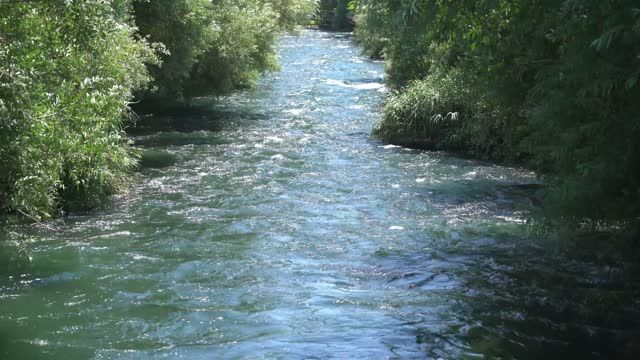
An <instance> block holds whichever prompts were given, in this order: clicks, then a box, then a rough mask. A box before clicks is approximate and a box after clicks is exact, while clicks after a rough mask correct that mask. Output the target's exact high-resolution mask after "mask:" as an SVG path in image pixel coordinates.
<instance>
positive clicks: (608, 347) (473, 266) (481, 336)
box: [381, 229, 640, 360]
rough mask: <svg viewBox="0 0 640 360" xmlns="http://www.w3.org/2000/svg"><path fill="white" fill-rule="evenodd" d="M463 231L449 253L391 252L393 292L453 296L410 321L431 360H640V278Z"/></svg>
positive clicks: (387, 262) (387, 261)
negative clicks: (401, 291) (639, 313)
mask: <svg viewBox="0 0 640 360" xmlns="http://www.w3.org/2000/svg"><path fill="white" fill-rule="evenodd" d="M460 234H462V236H463V237H464V239H461V240H460V241H459V242H458V243H457V244H455V245H450V246H448V247H449V248H447V246H445V247H444V248H443V247H438V246H436V247H435V248H433V249H432V250H428V251H424V252H414V253H411V254H406V253H395V254H393V253H392V254H389V253H383V254H382V255H383V257H382V259H381V264H383V271H384V270H388V271H389V273H390V274H391V275H390V276H389V278H388V283H389V284H390V285H392V286H395V287H399V288H402V289H405V290H406V291H409V292H411V293H413V294H414V296H415V298H416V299H433V298H434V297H436V298H444V299H445V300H444V301H443V303H441V304H440V305H438V306H433V305H429V306H419V307H418V308H419V311H417V312H416V311H415V310H413V311H412V312H410V313H409V314H407V316H406V319H405V320H406V322H405V326H408V327H409V328H411V329H414V331H415V336H416V341H417V343H418V344H420V345H421V346H422V348H423V349H424V351H425V352H426V354H427V356H428V357H429V358H433V359H438V358H451V357H452V354H457V355H455V356H456V357H458V358H486V359H532V360H533V359H544V358H549V359H557V358H563V359H609V358H616V359H636V358H637V357H636V356H637V354H638V353H639V352H640V343H638V342H637V339H639V338H640V319H639V318H638V316H637V313H638V311H639V310H640V309H638V303H637V301H636V300H635V299H637V298H638V295H639V291H638V289H639V288H640V278H639V277H637V276H636V277H635V278H629V274H625V273H623V272H622V271H621V269H616V268H611V267H606V266H601V265H589V264H585V263H583V262H578V261H571V260H569V259H567V258H566V257H560V256H558V257H554V256H551V255H549V253H548V252H547V251H546V250H544V249H541V248H537V247H535V245H534V244H530V243H528V242H527V240H526V239H524V238H522V239H520V238H513V237H512V238H511V239H507V240H506V241H504V242H502V244H500V243H496V241H495V240H494V239H495V238H496V236H495V234H493V233H490V232H482V231H477V229H476V231H474V232H473V233H472V234H471V235H472V236H469V235H470V234H465V232H463V231H460ZM425 242H426V243H429V240H428V239H425ZM398 269H402V272H401V273H400V272H398Z"/></svg>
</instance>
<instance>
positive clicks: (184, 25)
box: [135, 0, 315, 99]
mask: <svg viewBox="0 0 640 360" xmlns="http://www.w3.org/2000/svg"><path fill="white" fill-rule="evenodd" d="M314 6H315V3H314V2H313V1H310V0H296V1H285V0H260V1H255V0H233V1H231V0H220V1H215V2H211V1H209V0H154V1H138V2H136V3H135V18H136V23H137V25H138V26H139V27H140V32H141V34H142V35H144V36H148V37H149V39H150V41H153V42H160V43H162V44H164V45H165V46H166V49H167V52H166V54H164V55H163V56H162V58H163V65H162V66H161V67H158V66H153V67H152V69H151V72H152V74H153V77H154V85H155V86H156V87H157V91H156V92H153V93H152V94H153V95H159V96H163V97H169V98H175V97H179V98H187V99H188V98H191V97H194V96H201V95H210V94H220V93H224V92H228V91H229V90H231V89H235V88H239V87H247V86H251V85H252V84H253V83H254V82H255V80H256V79H257V78H258V76H259V75H260V74H261V73H263V72H265V71H272V70H276V69H277V59H276V52H275V45H276V42H277V39H278V38H279V36H280V35H281V34H282V32H283V31H293V30H294V29H295V26H296V25H297V24H299V23H301V22H302V21H303V20H304V19H305V17H306V16H307V15H308V14H311V13H312V12H313V8H314ZM147 95H149V94H147Z"/></svg>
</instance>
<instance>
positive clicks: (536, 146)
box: [357, 0, 640, 225]
mask: <svg viewBox="0 0 640 360" xmlns="http://www.w3.org/2000/svg"><path fill="white" fill-rule="evenodd" d="M361 12H362V15H361V16H360V17H359V24H358V29H357V34H358V37H359V41H360V42H362V43H363V44H364V46H365V48H366V49H367V50H368V51H369V52H375V49H379V48H384V50H383V53H384V56H385V58H386V60H387V80H388V83H389V85H390V86H391V88H392V92H391V94H390V96H389V97H388V99H387V100H386V103H385V105H384V109H383V118H382V121H381V123H380V124H378V125H377V127H376V129H375V131H374V135H375V136H377V137H379V138H381V139H383V140H386V141H390V142H396V143H401V144H407V145H413V146H416V145H417V146H421V147H427V148H434V149H444V150H454V151H460V152H464V153H467V154H470V155H473V156H480V157H490V158H497V159H506V160H512V161H519V162H526V163H527V164H529V165H530V166H532V167H533V168H534V169H536V170H538V171H540V173H541V174H544V175H545V179H546V185H547V186H545V188H544V190H543V191H542V193H541V196H542V199H543V200H544V201H543V204H544V207H545V211H546V214H547V215H551V216H549V218H551V219H560V218H562V219H564V220H571V221H572V222H575V223H581V224H583V225H584V224H585V222H588V223H590V224H592V225H597V224H599V223H600V221H602V220H608V221H611V220H613V221H615V222H616V223H617V224H620V221H622V223H623V224H624V223H625V222H628V223H632V222H635V221H637V219H638V216H640V208H639V205H640V198H639V197H640V186H639V183H638V182H639V181H640V165H639V164H640V162H639V160H640V158H639V157H640V148H639V147H640V143H638V141H637V140H636V139H637V137H638V135H640V121H639V119H638V114H639V113H640V102H638V99H640V84H638V77H639V76H640V6H639V4H638V3H637V2H636V1H633V0H610V1H600V0H565V1H550V0H548V1H544V0H542V1H541V0H521V1H507V0H495V1H461V2H444V1H432V0H417V1H411V2H406V1H390V0H388V1H364V2H363V6H362V8H361ZM609 223H610V222H609Z"/></svg>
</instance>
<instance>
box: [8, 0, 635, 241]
mask: <svg viewBox="0 0 640 360" xmlns="http://www.w3.org/2000/svg"><path fill="white" fill-rule="evenodd" d="M314 6H316V3H315V2H314V1H312V0H296V1H278V0H261V1H250V0H238V1H229V0H221V1H216V2H210V1H207V0H157V1H133V0H111V1H91V0H78V1H65V2H46V1H17V2H16V1H2V2H0V10H2V11H1V12H0V43H1V44H2V46H1V47H0V114H1V116H0V209H1V211H3V212H16V213H21V214H23V215H26V216H28V217H31V218H34V219H40V218H46V217H50V216H52V215H53V214H55V213H59V212H60V211H61V210H67V209H77V208H91V207H95V206H96V205H97V204H99V203H100V202H101V201H102V200H103V199H104V198H105V197H107V196H108V195H110V194H113V193H114V192H116V191H118V190H119V189H121V188H122V187H123V186H125V185H126V183H127V178H128V174H129V173H130V172H131V170H132V169H133V168H135V166H136V164H137V158H138V154H137V153H136V151H135V150H133V149H132V147H131V146H130V144H128V142H127V140H126V139H125V137H124V133H123V128H124V127H125V126H126V125H127V124H128V122H129V121H130V119H128V118H131V117H132V112H131V111H130V108H129V106H130V105H131V103H132V102H133V101H139V100H142V105H143V106H144V104H145V103H146V104H152V106H156V104H158V103H163V102H165V103H166V102H167V101H168V100H169V101H176V100H177V101H181V102H188V101H189V99H191V98H193V97H195V96H201V95H212V94H224V93H227V92H229V91H230V90H232V89H237V88H243V87H250V86H251V85H252V84H254V83H255V81H256V79H257V78H258V76H259V75H260V74H261V73H263V72H265V71H273V70H276V69H277V68H278V64H277V59H276V54H275V44H276V42H277V39H278V38H279V36H280V34H282V33H283V32H285V31H293V30H294V28H295V26H296V25H297V24H299V23H301V22H303V21H304V19H305V18H306V16H307V15H308V14H309V13H311V12H312V11H313V8H314ZM319 6H320V8H321V9H323V8H326V9H330V8H335V9H336V20H335V21H334V28H335V29H338V30H344V29H349V27H350V21H349V20H348V17H351V16H353V15H354V14H355V15H356V16H355V18H356V19H357V28H356V30H355V31H356V37H357V39H358V41H359V42H360V44H361V46H362V47H363V48H364V50H365V51H366V52H367V53H368V54H370V55H371V56H383V57H384V58H385V60H386V72H387V76H386V79H387V83H388V85H389V86H390V87H391V89H392V91H391V93H390V95H389V96H388V97H387V99H386V100H385V102H384V104H383V107H382V119H381V121H380V122H379V123H378V124H377V125H376V127H375V128H374V131H373V134H374V136H375V137H377V138H379V139H381V140H383V141H387V142H391V143H394V144H401V145H406V146H410V147H419V148H426V149H435V150H447V151H454V152H457V153H461V154H466V155H469V156H472V157H478V158H485V159H493V160H499V161H507V162H512V163H517V164H524V165H527V166H529V167H531V168H532V169H534V170H536V171H537V172H538V173H539V174H542V176H543V177H544V186H543V187H542V188H541V190H540V191H539V194H538V195H539V199H540V200H541V204H542V206H541V214H542V216H541V217H539V219H544V220H543V223H544V224H546V225H553V226H555V225H558V224H562V225H563V226H564V227H567V228H568V229H569V230H570V232H571V233H575V230H576V229H579V228H581V229H588V230H603V229H605V230H612V229H613V230H616V231H617V232H618V233H623V234H625V235H626V237H627V238H628V237H629V235H631V237H633V236H634V235H637V230H636V229H637V228H638V221H637V220H638V216H640V207H639V201H638V200H640V199H639V196H640V190H639V189H640V188H639V186H640V185H639V184H638V181H639V179H640V168H639V167H638V164H639V163H640V162H639V161H638V160H640V156H639V153H640V151H639V150H640V149H639V148H638V147H639V146H640V145H638V142H637V141H635V139H636V137H637V135H638V132H639V131H640V125H639V123H638V121H637V114H638V110H640V104H639V103H638V102H637V101H636V100H637V99H638V98H639V95H640V90H639V89H640V85H638V77H640V55H639V54H640V9H639V8H638V6H637V4H635V3H634V1H632V0H615V1H607V2H601V1H595V0H581V1H578V0H567V1H561V2H556V1H534V0H523V1H518V2H512V1H506V0H493V1H480V2H478V1H472V2H461V3H455V4H454V3H448V2H441V1H431V0H429V1H428V0H416V1H411V2H406V1H401V2H397V1H368V0H363V1H342V0H336V1H329V0H325V1H321V2H320V3H319ZM155 100H160V101H159V102H158V101H155ZM555 227H556V228H557V226H555ZM618 230H622V231H618Z"/></svg>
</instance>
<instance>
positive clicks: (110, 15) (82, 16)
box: [0, 0, 157, 217]
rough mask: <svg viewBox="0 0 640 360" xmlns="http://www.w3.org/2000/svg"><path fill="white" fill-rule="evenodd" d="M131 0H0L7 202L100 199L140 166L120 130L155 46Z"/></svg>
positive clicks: (31, 209)
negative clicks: (134, 16) (139, 25)
mask: <svg viewBox="0 0 640 360" xmlns="http://www.w3.org/2000/svg"><path fill="white" fill-rule="evenodd" d="M129 10H130V8H129V3H128V1H115V0H114V1H99V2H98V1H90V0H77V1H72V2H71V1H69V2H49V1H36V2H31V1H30V2H25V1H18V2H6V1H3V2H0V207H2V208H3V209H4V210H10V211H17V212H21V213H23V214H27V215H29V216H32V217H41V216H49V215H50V214H53V212H55V211H56V210H57V209H59V208H60V207H61V206H62V205H65V206H69V205H70V204H76V205H81V206H92V205H95V204H97V203H98V202H99V201H100V200H101V199H103V198H104V197H105V196H107V195H109V194H111V193H113V192H114V191H116V190H117V189H118V188H120V187H121V186H123V185H124V184H125V183H126V178H127V173H128V172H129V171H130V170H131V169H132V167H133V166H134V165H135V159H134V157H133V155H132V154H131V152H130V150H129V148H128V146H127V141H126V140H125V138H124V136H123V132H122V121H123V119H124V118H125V117H126V116H127V113H128V104H129V102H130V101H131V100H132V94H133V92H134V91H135V90H136V89H141V88H143V87H144V86H145V84H147V83H148V81H149V80H150V77H149V74H148V72H147V70H146V66H145V62H147V63H157V59H156V57H155V55H154V51H153V50H152V49H151V47H150V46H149V45H148V44H147V43H146V42H145V41H143V40H140V39H139V38H138V37H137V36H136V35H135V32H136V29H135V27H134V26H133V25H132V24H131V21H130V18H129V16H128V14H129Z"/></svg>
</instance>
